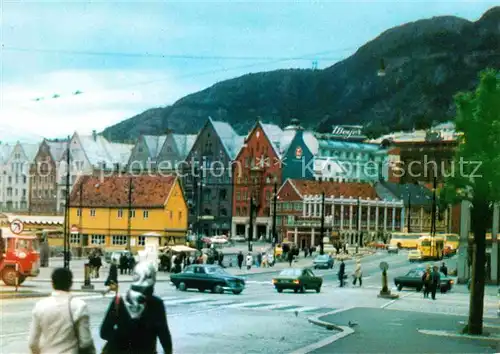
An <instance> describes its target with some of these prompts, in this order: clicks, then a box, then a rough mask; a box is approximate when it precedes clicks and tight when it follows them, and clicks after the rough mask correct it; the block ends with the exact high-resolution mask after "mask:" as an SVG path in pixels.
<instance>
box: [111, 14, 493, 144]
mask: <svg viewBox="0 0 500 354" xmlns="http://www.w3.org/2000/svg"><path fill="white" fill-rule="evenodd" d="M381 66H385V72H386V75H385V76H378V75H377V71H378V70H379V69H380V67H381ZM486 67H493V68H500V7H494V8H492V9H490V10H489V11H487V12H486V13H485V14H484V15H483V16H482V17H481V18H480V19H479V20H478V21H476V22H471V21H468V20H465V19H461V18H458V17H453V16H442V17H434V18H431V19H425V20H419V21H416V22H412V23H407V24H404V25H402V26H398V27H394V28H392V29H389V30H387V31H385V32H383V33H382V34H381V35H379V36H378V37H377V38H375V39H374V40H372V41H370V42H368V43H366V44H365V45H363V46H362V47H360V48H359V49H358V50H357V51H356V53H355V54H353V55H352V56H351V57H349V58H347V59H345V60H343V61H340V62H338V63H336V64H335V65H333V66H331V67H328V68H326V69H323V70H276V71H271V72H262V73H255V74H248V75H244V76H241V77H238V78H235V79H231V80H226V81H222V82H220V83H217V84H215V85H213V86H211V87H209V88H207V89H205V90H202V91H200V92H196V93H193V94H190V95H188V96H185V97H183V98H181V99H180V100H178V101H177V102H175V103H174V104H173V105H171V106H167V107H163V108H153V109H149V110H147V111H145V112H144V113H141V114H139V115H137V116H135V117H132V118H130V119H127V120H125V121H123V122H121V123H118V124H116V125H114V126H111V127H109V128H107V129H105V131H104V134H105V136H106V137H109V138H110V139H112V140H124V139H133V138H136V137H137V136H138V135H139V134H140V133H143V134H159V133H160V132H161V131H165V130H166V129H167V127H168V128H170V129H173V130H174V131H175V132H177V133H195V132H197V131H198V130H199V129H200V128H201V127H202V125H203V124H204V122H205V120H206V118H207V117H208V116H211V117H213V118H214V119H218V120H224V121H227V122H229V123H231V124H232V125H233V127H234V128H235V130H236V131H237V132H239V133H241V134H246V133H247V132H248V130H249V129H250V128H251V126H252V125H253V124H254V122H255V120H256V119H257V117H260V119H262V120H263V121H266V122H274V123H276V124H279V125H286V124H287V123H289V122H290V120H291V119H292V118H298V119H299V120H300V121H301V122H302V125H304V126H305V127H307V128H311V129H317V130H319V131H322V132H329V131H331V126H332V125H333V124H363V125H364V126H365V129H366V131H367V133H368V134H369V135H378V134H382V133H386V132H388V131H390V130H402V129H411V128H426V127H428V126H430V125H431V124H432V123H433V122H443V121H448V120H450V118H453V116H454V103H453V96H454V95H455V94H456V93H457V92H458V91H463V90H470V89H472V88H473V87H474V86H475V84H476V83H477V81H478V72H479V71H481V70H483V69H484V68H486Z"/></svg>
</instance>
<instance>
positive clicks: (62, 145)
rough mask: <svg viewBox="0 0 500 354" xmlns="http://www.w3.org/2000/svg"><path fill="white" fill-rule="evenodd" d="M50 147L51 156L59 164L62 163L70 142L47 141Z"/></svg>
mask: <svg viewBox="0 0 500 354" xmlns="http://www.w3.org/2000/svg"><path fill="white" fill-rule="evenodd" d="M45 142H46V143H47V145H48V147H49V151H50V155H51V156H52V159H53V160H54V161H55V162H57V161H60V160H61V159H62V157H63V155H64V152H65V151H66V150H67V149H68V141H67V140H60V141H48V140H45Z"/></svg>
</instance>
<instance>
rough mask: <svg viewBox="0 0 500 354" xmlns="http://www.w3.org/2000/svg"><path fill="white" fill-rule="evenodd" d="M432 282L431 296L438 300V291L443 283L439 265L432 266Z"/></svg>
mask: <svg viewBox="0 0 500 354" xmlns="http://www.w3.org/2000/svg"><path fill="white" fill-rule="evenodd" d="M431 279H432V283H431V296H432V300H436V291H437V289H438V287H439V286H440V283H441V275H440V274H439V269H438V267H437V266H434V267H433V268H432V278H431Z"/></svg>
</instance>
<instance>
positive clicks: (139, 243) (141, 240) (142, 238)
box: [137, 236, 146, 246]
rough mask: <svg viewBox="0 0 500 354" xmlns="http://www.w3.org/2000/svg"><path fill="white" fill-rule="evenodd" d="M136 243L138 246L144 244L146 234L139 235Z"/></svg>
mask: <svg viewBox="0 0 500 354" xmlns="http://www.w3.org/2000/svg"><path fill="white" fill-rule="evenodd" d="M137 244H138V245H139V246H146V236H139V238H138V239H137Z"/></svg>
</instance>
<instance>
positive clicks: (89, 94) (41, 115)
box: [0, 0, 497, 142]
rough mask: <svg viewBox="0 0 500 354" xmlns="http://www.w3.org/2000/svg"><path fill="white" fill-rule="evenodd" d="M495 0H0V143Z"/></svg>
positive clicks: (36, 136) (340, 54)
mask: <svg viewBox="0 0 500 354" xmlns="http://www.w3.org/2000/svg"><path fill="white" fill-rule="evenodd" d="M496 4H497V2H493V1H492V2H488V1H459V0H455V1H440V0H435V1H432V2H422V1H394V2H389V1H363V2H355V1H345V2H341V1H327V2H323V1H307V2H306V1H294V2H292V1H273V2H270V1H255V0H254V1H252V2H240V1H219V2H215V1H178V2H170V1H162V2H160V1H142V2H138V1H137V2H135V1H120V2H118V1H114V2H111V1H106V2H104V1H86V2H82V1H71V0H66V1H29V2H25V1H19V0H17V1H9V0H0V43H1V48H0V141H2V142H15V141H17V140H21V141H26V142H28V141H37V140H41V139H42V138H44V137H46V138H54V137H64V136H67V135H71V134H72V133H73V132H74V131H78V132H80V133H82V134H89V133H91V132H92V130H96V131H102V130H103V129H104V128H106V127H108V126H110V125H112V124H115V123H118V122H120V121H122V120H124V119H127V118H130V117H132V116H134V115H136V114H139V113H141V112H142V111H144V110H146V109H148V108H152V107H160V106H165V105H168V104H172V103H174V102H175V101H176V100H177V99H179V98H181V97H183V96H185V95H187V94H189V93H193V92H196V91H199V90H201V89H204V88H206V87H209V86H211V85H213V84H215V83H217V82H219V81H222V80H225V79H229V78H232V77H237V76H241V75H244V74H247V73H251V72H259V71H268V70H275V69H280V68H311V67H312V66H313V65H315V64H314V62H316V65H317V67H318V68H320V69H321V68H325V67H328V66H330V65H333V64H334V63H335V62H337V61H340V60H342V59H344V58H347V57H349V56H350V55H352V54H354V52H355V51H356V50H357V48H359V47H360V46H361V45H363V44H364V43H366V42H367V41H370V40H372V39H374V38H375V37H377V36H378V35H379V34H380V33H382V32H383V31H385V30H387V29H389V28H391V27H394V26H398V25H401V24H404V23H407V22H411V21H416V20H419V19H422V18H431V17H434V16H442V15H454V16H459V17H462V18H466V19H468V20H471V21H475V20H477V19H478V18H479V17H480V16H481V15H482V14H483V13H484V12H485V11H487V10H488V9H489V8H491V7H493V6H495V5H496ZM54 96H55V97H54Z"/></svg>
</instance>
